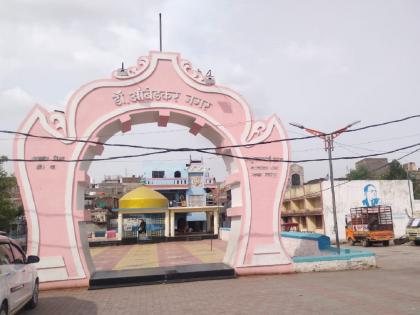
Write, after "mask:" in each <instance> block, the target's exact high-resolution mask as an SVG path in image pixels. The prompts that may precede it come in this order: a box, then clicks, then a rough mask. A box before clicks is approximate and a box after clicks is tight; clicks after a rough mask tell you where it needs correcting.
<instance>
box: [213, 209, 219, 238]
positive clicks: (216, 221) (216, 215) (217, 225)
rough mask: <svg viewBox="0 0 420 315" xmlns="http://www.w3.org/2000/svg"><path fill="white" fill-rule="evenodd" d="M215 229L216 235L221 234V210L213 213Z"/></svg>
mask: <svg viewBox="0 0 420 315" xmlns="http://www.w3.org/2000/svg"><path fill="white" fill-rule="evenodd" d="M213 229H214V235H217V234H219V210H214V212H213Z"/></svg>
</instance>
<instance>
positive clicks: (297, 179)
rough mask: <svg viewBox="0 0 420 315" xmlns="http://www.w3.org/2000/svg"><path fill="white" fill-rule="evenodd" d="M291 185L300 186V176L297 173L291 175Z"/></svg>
mask: <svg viewBox="0 0 420 315" xmlns="http://www.w3.org/2000/svg"><path fill="white" fill-rule="evenodd" d="M292 186H300V176H299V174H293V175H292Z"/></svg>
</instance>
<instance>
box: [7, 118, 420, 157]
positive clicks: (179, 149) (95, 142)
mask: <svg viewBox="0 0 420 315" xmlns="http://www.w3.org/2000/svg"><path fill="white" fill-rule="evenodd" d="M414 118H420V115H412V116H407V117H404V118H401V119H397V120H392V121H387V122H382V123H377V124H373V125H367V126H364V127H360V128H356V129H349V130H346V131H344V132H355V131H360V130H365V129H369V128H375V127H380V126H385V125H389V124H393V123H398V122H402V121H407V120H410V119H414ZM0 133H5V134H15V135H20V136H25V137H31V138H40V139H51V140H61V141H73V142H82V143H88V144H94V145H103V146H111V147H125V148H132V149H146V150H170V151H179V152H192V151H195V150H203V151H208V150H214V149H230V148H240V147H250V146H256V145H263V144H271V143H278V142H285V141H296V140H305V139H312V138H318V137H319V136H318V135H312V136H303V137H293V138H284V139H276V140H269V141H260V142H256V143H254V144H237V145H228V146H218V147H205V148H164V147H149V146H141V145H133V144H122V143H106V142H101V141H93V140H84V139H76V138H74V139H72V138H68V137H52V136H41V135H34V134H31V133H25V132H18V131H11V130H0ZM325 135H327V134H325Z"/></svg>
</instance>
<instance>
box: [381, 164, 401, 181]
mask: <svg viewBox="0 0 420 315" xmlns="http://www.w3.org/2000/svg"><path fill="white" fill-rule="evenodd" d="M383 179H388V180H393V179H407V172H406V171H405V170H404V168H403V166H402V165H401V163H400V162H398V161H397V160H393V161H392V162H391V163H389V170H388V172H387V174H385V175H384V176H383Z"/></svg>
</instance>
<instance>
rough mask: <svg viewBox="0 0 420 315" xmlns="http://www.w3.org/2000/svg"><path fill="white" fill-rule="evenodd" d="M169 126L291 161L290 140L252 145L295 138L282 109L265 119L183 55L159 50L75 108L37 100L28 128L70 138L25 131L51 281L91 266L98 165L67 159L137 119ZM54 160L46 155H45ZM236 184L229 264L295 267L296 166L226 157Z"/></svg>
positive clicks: (35, 224) (88, 90) (30, 203)
mask: <svg viewBox="0 0 420 315" xmlns="http://www.w3.org/2000/svg"><path fill="white" fill-rule="evenodd" d="M142 123H156V124H157V126H158V127H165V126H166V125H167V124H168V123H175V124H180V125H183V126H187V127H189V128H190V132H191V133H193V134H198V133H200V134H202V135H203V136H204V137H206V138H207V139H209V140H210V141H211V142H212V143H213V144H214V145H215V146H216V147H218V146H226V145H249V146H242V147H235V148H231V149H223V150H221V151H222V152H227V153H232V154H234V155H238V156H248V157H255V156H258V157H273V158H282V159H286V160H287V159H288V158H289V148H288V144H287V143H286V142H274V143H270V144H265V145H259V146H252V144H254V143H257V142H260V141H266V140H274V139H283V138H286V132H285V130H284V128H283V126H282V125H281V123H280V120H279V119H278V118H277V117H276V116H275V115H273V116H272V117H270V118H269V119H267V120H266V121H255V120H253V118H252V114H251V112H250V109H249V107H248V105H247V103H246V102H245V100H244V99H243V98H242V97H241V96H240V95H239V94H238V93H236V92H234V91H232V90H230V89H228V88H225V87H222V86H218V85H214V84H209V83H208V82H207V80H206V78H205V77H204V76H203V75H202V74H201V73H200V72H199V71H196V70H194V69H193V67H192V66H191V64H190V63H189V62H188V61H186V60H183V59H181V56H180V55H179V54H177V53H161V52H151V53H150V54H149V56H147V57H142V58H140V59H139V60H138V62H137V65H136V66H134V67H131V68H128V69H127V70H126V71H124V72H123V73H122V72H120V71H114V72H113V74H112V78H111V79H105V80H97V81H93V82H91V83H88V84H86V85H84V86H82V87H81V88H80V89H79V90H78V91H76V92H75V93H74V94H73V96H72V97H71V99H70V100H69V102H68V105H67V108H66V110H65V113H60V112H52V113H49V112H47V111H46V110H45V109H43V108H42V107H40V106H38V105H36V106H35V107H34V108H33V109H32V111H31V112H30V113H29V114H28V116H27V117H26V119H25V120H24V122H23V123H22V125H21V126H20V128H19V131H20V132H24V133H31V134H36V135H45V136H54V137H61V138H68V139H70V140H51V139H50V140H48V139H39V138H30V137H29V138H24V137H21V136H17V137H16V139H15V144H14V157H15V158H18V159H29V160H36V162H17V163H16V164H15V173H16V176H17V178H18V182H19V186H20V189H21V194H22V199H23V202H24V205H25V211H26V216H27V221H28V252H29V253H30V254H37V255H39V256H40V257H41V262H42V263H41V266H40V270H41V273H42V277H43V279H44V281H67V282H66V283H67V284H68V285H77V284H86V283H87V281H88V279H89V268H88V266H87V263H86V259H85V256H84V252H83V248H82V241H81V236H80V233H79V224H78V222H79V221H83V220H84V204H83V192H84V187H85V186H86V185H87V184H88V183H89V178H88V176H87V171H88V169H89V166H90V162H69V163H64V162H60V160H61V159H63V158H64V159H83V158H91V157H94V156H96V155H100V154H101V153H102V151H103V147H102V146H101V145H92V144H86V143H82V142H75V141H72V140H71V139H76V138H77V139H89V140H94V141H100V142H105V141H107V140H108V139H109V138H110V137H111V136H112V135H113V134H115V133H116V132H118V131H122V132H128V131H129V130H130V129H131V126H132V125H135V124H142ZM46 158H48V159H53V160H54V161H45V159H46ZM224 161H225V165H226V168H227V171H228V174H229V175H228V178H227V179H226V183H227V184H228V185H230V187H231V191H232V207H231V208H230V209H228V215H229V216H231V218H232V221H231V222H232V227H231V232H230V238H229V243H228V248H227V251H226V254H225V258H224V260H225V262H226V263H227V264H229V265H231V266H233V267H235V269H236V271H237V272H238V273H239V274H247V273H248V274H250V273H252V274H258V273H279V272H291V271H293V263H292V261H291V259H290V257H289V255H288V254H287V253H286V252H285V250H284V247H283V245H282V241H281V237H280V233H279V232H280V210H279V209H280V207H279V205H280V204H281V200H282V197H283V193H284V190H285V185H286V179H287V176H288V164H287V163H275V162H256V161H245V160H242V159H232V158H229V157H226V158H224Z"/></svg>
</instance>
